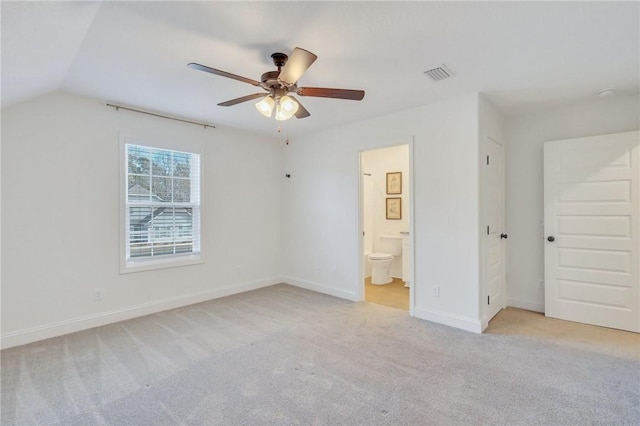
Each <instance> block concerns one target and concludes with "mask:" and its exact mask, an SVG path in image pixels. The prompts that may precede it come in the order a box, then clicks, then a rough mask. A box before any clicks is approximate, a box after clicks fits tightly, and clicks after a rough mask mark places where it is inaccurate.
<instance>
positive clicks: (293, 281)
mask: <svg viewBox="0 0 640 426" xmlns="http://www.w3.org/2000/svg"><path fill="white" fill-rule="evenodd" d="M282 281H283V282H284V283H285V284H289V285H292V286H295V287H300V288H304V289H307V290H311V291H315V292H318V293H323V294H328V295H329V296H335V297H339V298H340V299H347V300H351V301H352V302H358V301H359V299H358V295H357V294H356V293H355V292H353V291H344V290H342V289H339V288H335V287H330V286H328V285H326V284H321V283H317V282H313V281H308V280H303V279H302V278H296V277H289V276H285V277H283V278H282Z"/></svg>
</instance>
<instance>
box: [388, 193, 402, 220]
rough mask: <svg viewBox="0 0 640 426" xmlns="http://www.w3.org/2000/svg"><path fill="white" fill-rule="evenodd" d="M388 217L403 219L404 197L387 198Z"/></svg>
mask: <svg viewBox="0 0 640 426" xmlns="http://www.w3.org/2000/svg"><path fill="white" fill-rule="evenodd" d="M387 219H390V220H394V219H402V198H400V197H394V198H387Z"/></svg>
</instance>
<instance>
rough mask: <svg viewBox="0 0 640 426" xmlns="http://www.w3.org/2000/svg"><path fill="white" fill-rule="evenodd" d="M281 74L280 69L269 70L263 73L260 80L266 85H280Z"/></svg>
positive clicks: (271, 86) (272, 86)
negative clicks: (279, 77)
mask: <svg viewBox="0 0 640 426" xmlns="http://www.w3.org/2000/svg"><path fill="white" fill-rule="evenodd" d="M279 75H280V71H267V72H265V73H264V74H262V77H260V80H262V83H264V85H265V86H266V87H270V88H274V87H280V83H278V76H279Z"/></svg>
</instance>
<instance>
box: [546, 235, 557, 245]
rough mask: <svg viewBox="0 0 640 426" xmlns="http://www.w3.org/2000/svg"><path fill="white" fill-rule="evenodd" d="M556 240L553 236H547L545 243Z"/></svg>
mask: <svg viewBox="0 0 640 426" xmlns="http://www.w3.org/2000/svg"><path fill="white" fill-rule="evenodd" d="M555 240H556V237H554V236H553V235H549V236H548V237H547V241H549V242H550V243H552V242H554V241H555Z"/></svg>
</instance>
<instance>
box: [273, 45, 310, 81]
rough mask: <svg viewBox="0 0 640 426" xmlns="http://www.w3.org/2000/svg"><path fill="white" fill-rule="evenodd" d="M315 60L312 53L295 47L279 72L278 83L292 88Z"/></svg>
mask: <svg viewBox="0 0 640 426" xmlns="http://www.w3.org/2000/svg"><path fill="white" fill-rule="evenodd" d="M316 59H318V57H317V56H316V55H314V54H313V53H311V52H309V51H308V50H304V49H300V48H299V47H296V48H295V49H293V52H291V55H289V59H288V60H287V63H286V64H285V65H284V68H282V70H281V71H280V75H278V81H279V82H280V83H281V84H284V85H285V86H293V85H294V84H296V82H297V81H298V80H299V79H300V77H301V76H302V74H304V72H305V71H306V70H307V69H309V67H310V66H311V64H313V63H314V62H315V60H316Z"/></svg>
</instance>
